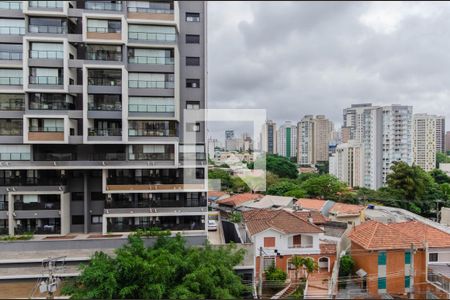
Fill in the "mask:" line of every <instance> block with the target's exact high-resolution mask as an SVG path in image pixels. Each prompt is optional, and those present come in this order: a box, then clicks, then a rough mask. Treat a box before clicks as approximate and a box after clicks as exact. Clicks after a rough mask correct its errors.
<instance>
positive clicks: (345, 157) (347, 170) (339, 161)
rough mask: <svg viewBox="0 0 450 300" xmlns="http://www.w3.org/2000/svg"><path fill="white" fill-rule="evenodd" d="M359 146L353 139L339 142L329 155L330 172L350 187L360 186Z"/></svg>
mask: <svg viewBox="0 0 450 300" xmlns="http://www.w3.org/2000/svg"><path fill="white" fill-rule="evenodd" d="M361 159H362V157H361V147H360V144H359V143H358V142H356V141H354V140H350V141H349V142H348V143H343V144H339V145H337V147H336V152H335V153H334V154H333V155H332V156H331V157H330V174H331V175H334V176H336V177H337V178H338V179H339V180H341V181H343V182H345V183H347V184H348V185H349V186H351V187H357V186H361V183H362V182H361V179H362V176H361V170H362V165H361Z"/></svg>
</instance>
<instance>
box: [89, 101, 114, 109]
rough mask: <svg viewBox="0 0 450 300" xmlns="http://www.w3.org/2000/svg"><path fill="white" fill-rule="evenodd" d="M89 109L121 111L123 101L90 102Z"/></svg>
mask: <svg viewBox="0 0 450 300" xmlns="http://www.w3.org/2000/svg"><path fill="white" fill-rule="evenodd" d="M88 108H89V110H98V111H121V110H122V103H121V102H118V103H89V104H88Z"/></svg>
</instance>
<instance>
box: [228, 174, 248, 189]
mask: <svg viewBox="0 0 450 300" xmlns="http://www.w3.org/2000/svg"><path fill="white" fill-rule="evenodd" d="M231 190H232V191H233V192H234V193H246V192H250V188H249V187H248V185H247V184H246V183H245V182H244V180H242V178H241V177H239V176H232V177H231Z"/></svg>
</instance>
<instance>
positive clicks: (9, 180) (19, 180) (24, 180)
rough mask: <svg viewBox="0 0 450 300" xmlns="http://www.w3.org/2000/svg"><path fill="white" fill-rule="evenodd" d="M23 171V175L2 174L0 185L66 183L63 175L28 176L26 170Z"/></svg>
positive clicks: (54, 184)
mask: <svg viewBox="0 0 450 300" xmlns="http://www.w3.org/2000/svg"><path fill="white" fill-rule="evenodd" d="M22 173H23V174H22V175H23V177H5V174H0V186H35V185H40V186H60V185H65V184H66V181H65V179H64V178H62V177H52V176H46V177H27V174H26V170H25V171H24V172H22Z"/></svg>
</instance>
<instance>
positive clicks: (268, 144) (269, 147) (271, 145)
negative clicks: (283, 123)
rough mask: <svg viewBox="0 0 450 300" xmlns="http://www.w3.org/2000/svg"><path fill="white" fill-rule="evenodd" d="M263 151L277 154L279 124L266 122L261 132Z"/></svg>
mask: <svg viewBox="0 0 450 300" xmlns="http://www.w3.org/2000/svg"><path fill="white" fill-rule="evenodd" d="M261 151H262V152H265V153H268V154H276V153H277V124H276V123H275V122H273V121H271V120H268V121H266V123H265V124H264V125H263V128H262V131H261Z"/></svg>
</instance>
